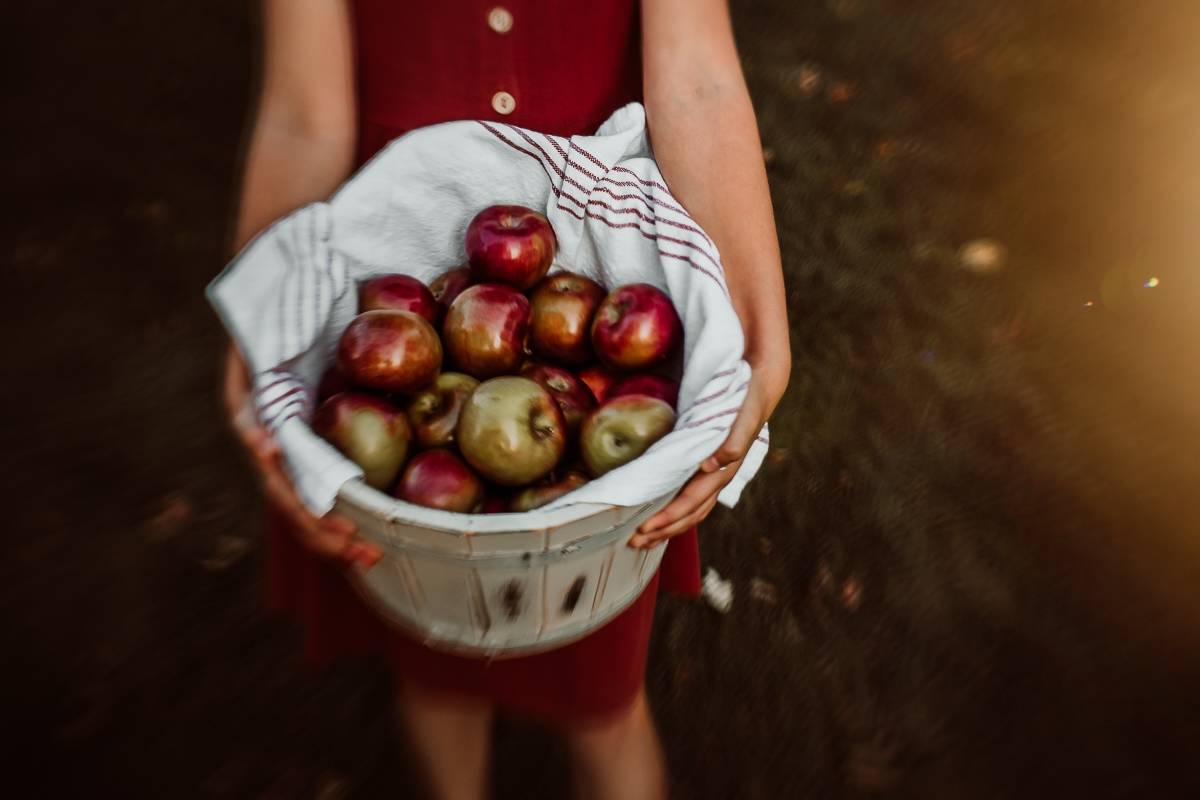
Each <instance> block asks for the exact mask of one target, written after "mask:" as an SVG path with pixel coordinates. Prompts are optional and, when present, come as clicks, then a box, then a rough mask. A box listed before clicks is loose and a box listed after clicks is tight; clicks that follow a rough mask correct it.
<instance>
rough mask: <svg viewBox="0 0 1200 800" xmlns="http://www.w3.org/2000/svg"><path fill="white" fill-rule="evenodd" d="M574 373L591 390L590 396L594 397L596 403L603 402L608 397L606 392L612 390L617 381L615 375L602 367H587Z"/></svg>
mask: <svg viewBox="0 0 1200 800" xmlns="http://www.w3.org/2000/svg"><path fill="white" fill-rule="evenodd" d="M576 374H577V375H578V376H579V380H581V381H583V382H584V383H585V384H586V385H587V387H588V388H589V389H591V390H592V397H594V398H596V402H597V403H603V402H604V401H605V400H607V399H608V393H609V392H611V391H612V388H613V386H614V385H615V384H616V382H617V376H616V375H613V374H612V373H611V372H609V371H608V370H607V369H605V368H604V367H598V366H593V367H588V368H586V369H581V370H579V372H578V373H576Z"/></svg>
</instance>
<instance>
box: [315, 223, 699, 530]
mask: <svg viewBox="0 0 1200 800" xmlns="http://www.w3.org/2000/svg"><path fill="white" fill-rule="evenodd" d="M556 247H557V240H556V239H555V236H554V230H553V229H552V228H551V226H550V223H549V221H548V220H547V219H546V218H545V217H544V216H542V215H541V214H539V213H537V212H536V211H533V210H532V209H528V208H524V207H521V206H492V207H490V208H486V209H484V210H483V211H481V212H480V213H479V214H478V215H476V217H475V218H474V219H473V220H472V221H471V224H470V225H469V226H468V228H467V235H466V255H467V262H468V263H467V264H466V265H464V266H461V267H457V268H455V269H452V270H450V271H449V272H447V273H445V274H443V275H442V276H440V277H439V278H437V279H436V280H434V281H433V283H432V284H431V285H429V286H426V285H425V284H423V283H421V282H420V281H419V280H417V279H416V278H413V277H410V276H407V275H383V276H380V277H376V278H374V279H372V280H369V281H367V282H365V283H363V284H362V285H361V286H360V287H359V312H360V313H359V315H358V316H357V317H356V318H355V319H354V320H353V321H352V322H351V323H350V325H349V326H348V327H347V328H346V330H345V332H344V333H343V334H342V337H341V339H340V341H339V342H338V349H337V358H336V361H335V364H334V365H333V366H332V367H331V368H330V370H329V371H328V372H326V374H325V376H324V377H323V378H322V380H321V385H320V386H319V387H318V390H317V394H318V400H320V401H321V405H320V406H319V407H318V409H317V411H316V413H315V414H314V416H313V421H312V427H313V430H314V431H315V432H316V433H317V434H318V435H320V436H322V437H324V438H325V439H326V440H328V441H329V442H330V443H332V444H333V445H334V446H335V447H337V448H338V449H339V450H340V451H341V452H342V453H344V454H345V455H346V456H347V457H348V458H350V459H351V460H353V461H354V462H355V463H357V464H358V465H359V466H360V467H362V469H363V472H364V475H365V480H366V482H367V483H368V484H370V485H371V486H373V487H375V488H377V489H379V490H381V491H386V492H390V493H391V494H392V495H393V496H394V497H398V498H400V499H401V500H405V501H407V502H410V503H415V504H417V505H422V506H428V507H431V508H439V509H443V510H446V511H457V512H462V513H486V512H499V511H529V510H531V509H534V508H537V507H539V506H542V505H545V504H546V503H549V502H551V501H553V500H556V499H557V498H559V497H561V496H563V495H564V494H566V493H568V492H570V491H573V490H575V489H577V488H579V487H580V486H582V485H583V484H584V483H586V482H587V481H588V480H589V479H591V478H596V477H599V476H601V475H603V474H604V473H606V472H608V471H610V470H613V469H616V468H617V467H619V466H621V465H622V464H626V463H628V462H629V461H632V460H633V459H635V458H637V457H638V456H640V455H641V454H642V453H644V452H645V451H646V449H647V448H649V447H650V445H651V444H653V443H654V442H655V441H657V440H658V439H659V438H661V437H662V436H664V435H665V434H666V433H668V432H669V431H670V430H671V429H672V428H673V427H674V424H675V404H676V402H677V397H678V391H679V387H678V383H677V382H676V381H674V380H672V379H671V378H669V377H666V376H664V375H663V374H661V373H662V371H663V370H664V369H667V368H670V366H671V363H670V360H671V357H672V356H673V355H674V354H675V352H676V350H677V349H678V346H679V343H680V340H681V339H682V336H683V329H682V325H681V324H680V321H679V316H678V314H677V313H676V312H675V308H674V306H673V305H672V304H671V301H670V299H669V298H668V297H667V296H666V295H665V294H663V293H662V292H661V291H659V290H658V289H656V288H655V287H653V286H650V285H649V284H644V283H637V284H630V285H628V286H621V287H618V288H616V289H614V290H613V291H611V292H607V291H606V290H605V289H604V287H602V286H600V285H599V284H598V283H596V282H595V281H593V280H591V279H589V278H586V277H584V276H582V275H577V274H574V273H571V272H558V273H555V274H554V275H551V276H549V277H547V272H548V271H549V269H550V264H551V262H552V261H553V260H554V254H555V249H556ZM439 331H440V335H439ZM443 366H446V367H447V369H446V370H445V371H444V370H443ZM655 370H657V371H655Z"/></svg>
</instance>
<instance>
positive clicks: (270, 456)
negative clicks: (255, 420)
mask: <svg viewBox="0 0 1200 800" xmlns="http://www.w3.org/2000/svg"><path fill="white" fill-rule="evenodd" d="M251 452H253V453H254V458H255V459H256V460H257V461H258V462H259V463H260V464H262V465H264V466H269V467H270V468H272V469H276V470H278V469H279V466H278V464H279V456H280V455H281V453H282V452H283V451H282V450H281V449H280V447H279V442H278V441H277V440H276V439H275V437H274V436H272V435H271V434H270V432H268V431H267V429H266V428H258V432H257V435H256V437H255V440H254V445H253V447H252V448H251Z"/></svg>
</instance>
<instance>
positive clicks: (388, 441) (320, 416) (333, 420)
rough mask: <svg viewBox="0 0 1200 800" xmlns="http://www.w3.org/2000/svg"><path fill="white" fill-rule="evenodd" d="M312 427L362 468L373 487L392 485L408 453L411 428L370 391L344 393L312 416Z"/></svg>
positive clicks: (400, 414)
mask: <svg viewBox="0 0 1200 800" xmlns="http://www.w3.org/2000/svg"><path fill="white" fill-rule="evenodd" d="M312 429H313V432H314V433H316V434H317V435H318V436H320V437H321V438H323V439H325V440H327V441H328V442H329V443H330V444H332V445H333V446H334V447H336V448H337V449H338V450H340V451H342V453H343V454H345V456H346V457H347V458H349V459H350V460H351V461H353V462H354V463H355V464H358V466H360V467H362V470H363V476H364V478H365V480H366V482H367V483H368V484H369V485H371V486H374V487H375V488H376V489H386V488H387V487H388V486H390V485H391V483H392V481H394V480H395V479H396V476H397V475H398V474H400V468H401V467H402V466H404V459H405V458H407V456H408V448H409V443H410V440H411V438H412V431H411V430H410V429H409V425H408V418H407V417H406V416H405V415H404V412H403V411H401V410H400V409H398V408H396V407H395V406H393V405H392V404H390V403H388V402H386V401H384V400H381V399H380V398H378V397H375V396H373V395H369V394H358V393H354V392H343V393H341V394H335V395H334V396H333V397H330V398H329V399H328V400H326V401H325V402H324V403H322V404H321V405H320V406H319V407H318V408H317V412H316V413H315V414H314V415H313V420H312Z"/></svg>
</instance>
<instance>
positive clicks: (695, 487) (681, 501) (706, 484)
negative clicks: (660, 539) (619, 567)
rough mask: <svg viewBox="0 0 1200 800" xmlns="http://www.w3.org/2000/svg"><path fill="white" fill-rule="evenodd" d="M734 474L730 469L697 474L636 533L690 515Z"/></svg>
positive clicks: (644, 532) (657, 527)
mask: <svg viewBox="0 0 1200 800" xmlns="http://www.w3.org/2000/svg"><path fill="white" fill-rule="evenodd" d="M736 472H737V470H736V469H732V468H731V469H729V470H726V471H724V472H713V473H697V475H696V476H695V477H694V478H692V479H691V480H690V481H688V484H687V486H685V487H683V491H681V492H680V493H679V496H678V497H676V498H675V499H674V500H672V501H671V502H670V504H668V505H667V507H666V508H664V509H663V510H662V511H660V512H658V513H657V514H655V515H654V516H653V517H651V518H650V519H648V520H646V522H644V523H642V525H641V527H640V528H639V529H638V532H639V533H642V534H648V533H653V532H654V531H655V530H657V529H659V528H661V527H664V526H666V525H670V524H671V523H673V522H675V521H676V520H678V519H680V518H682V517H685V516H687V515H688V514H691V513H692V512H694V511H695V510H696V509H697V508H699V507H700V505H701V504H702V503H703V502H704V501H705V500H707V499H708V498H709V497H711V496H715V495H717V494H718V493H719V492H720V491H721V489H723V488H725V484H727V483H729V482H730V481H731V480H733V476H734V474H735V473H736Z"/></svg>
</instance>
